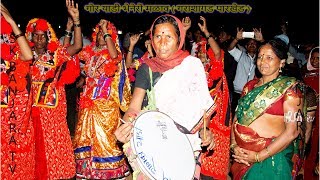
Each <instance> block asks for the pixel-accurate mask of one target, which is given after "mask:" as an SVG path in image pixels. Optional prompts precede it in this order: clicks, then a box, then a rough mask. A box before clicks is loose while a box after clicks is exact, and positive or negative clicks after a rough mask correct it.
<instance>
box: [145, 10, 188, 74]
mask: <svg viewBox="0 0 320 180" xmlns="http://www.w3.org/2000/svg"><path fill="white" fill-rule="evenodd" d="M162 16H170V17H173V18H174V19H175V20H176V22H177V23H178V27H179V31H180V44H179V47H178V50H177V51H176V52H175V53H174V54H172V55H171V56H169V57H168V58H166V59H161V58H159V57H157V56H156V57H154V58H151V59H146V60H145V63H146V64H147V65H148V66H149V67H150V68H151V70H152V71H153V72H160V73H163V72H165V71H167V70H169V69H172V68H174V67H176V66H178V65H180V64H181V62H182V61H183V60H184V59H185V58H186V57H187V56H189V52H187V51H183V50H181V48H182V46H183V44H184V40H185V36H186V32H185V31H184V30H183V25H182V23H181V21H180V20H179V19H178V18H177V17H175V16H172V15H169V14H166V15H162ZM160 17H161V16H159V17H158V18H156V19H155V21H154V22H153V23H152V26H151V29H150V31H151V33H150V38H151V39H152V37H153V31H152V29H153V27H154V25H155V24H154V23H155V22H156V21H157V20H158V19H159V18H160ZM152 47H153V48H154V44H153V42H152Z"/></svg>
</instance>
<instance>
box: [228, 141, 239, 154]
mask: <svg viewBox="0 0 320 180" xmlns="http://www.w3.org/2000/svg"><path fill="white" fill-rule="evenodd" d="M237 146H238V144H237V143H232V144H231V145H230V150H231V151H232V152H233V151H234V148H235V147H237Z"/></svg>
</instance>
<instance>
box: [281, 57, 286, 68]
mask: <svg viewBox="0 0 320 180" xmlns="http://www.w3.org/2000/svg"><path fill="white" fill-rule="evenodd" d="M285 63H286V59H281V61H280V68H283V67H284V65H285Z"/></svg>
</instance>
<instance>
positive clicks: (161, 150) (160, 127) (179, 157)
mask: <svg viewBox="0 0 320 180" xmlns="http://www.w3.org/2000/svg"><path fill="white" fill-rule="evenodd" d="M129 146H130V148H126V149H125V153H126V154H127V156H128V159H129V163H130V165H131V166H132V168H133V169H134V170H135V171H136V170H137V169H139V171H141V172H143V174H144V175H143V176H147V177H148V178H150V179H171V180H182V179H183V180H191V179H193V175H194V173H195V167H196V163H195V158H194V153H193V150H192V147H191V144H190V142H189V139H188V138H187V136H186V135H185V134H183V133H181V132H180V131H179V130H178V129H177V127H176V125H175V124H174V122H173V120H172V119H171V118H170V117H169V116H168V115H166V114H164V113H162V112H159V111H145V112H143V113H141V114H140V115H139V116H138V117H137V118H136V121H135V123H134V127H133V137H132V138H131V140H130V144H129ZM128 149H129V150H128ZM140 177H141V176H140Z"/></svg>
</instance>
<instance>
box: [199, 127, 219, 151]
mask: <svg viewBox="0 0 320 180" xmlns="http://www.w3.org/2000/svg"><path fill="white" fill-rule="evenodd" d="M204 131H206V132H204ZM199 134H200V138H201V146H207V150H208V151H209V150H212V149H213V148H214V146H215V143H214V138H213V134H212V132H211V131H210V129H205V130H203V129H202V130H201V131H200V132H199Z"/></svg>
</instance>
